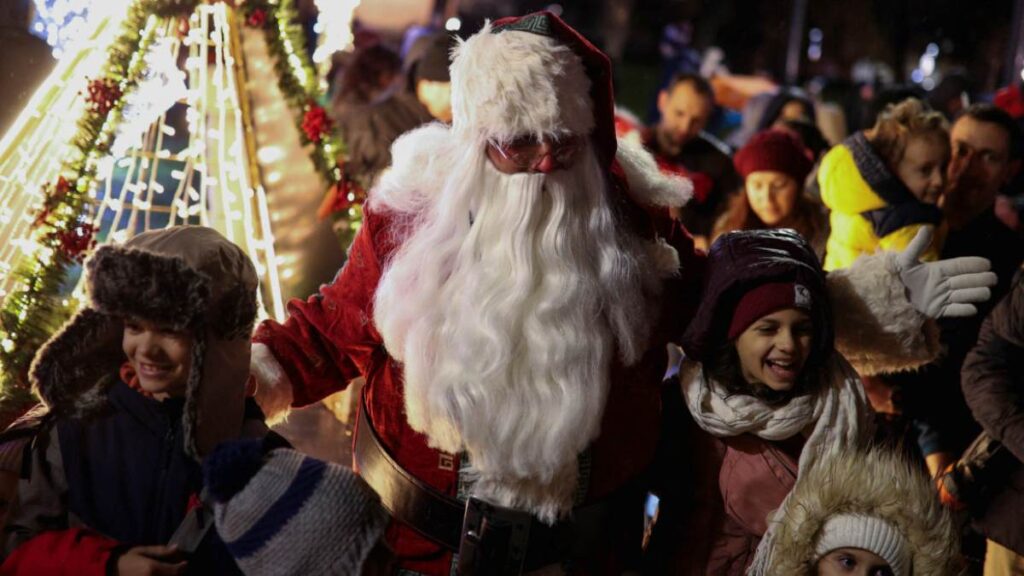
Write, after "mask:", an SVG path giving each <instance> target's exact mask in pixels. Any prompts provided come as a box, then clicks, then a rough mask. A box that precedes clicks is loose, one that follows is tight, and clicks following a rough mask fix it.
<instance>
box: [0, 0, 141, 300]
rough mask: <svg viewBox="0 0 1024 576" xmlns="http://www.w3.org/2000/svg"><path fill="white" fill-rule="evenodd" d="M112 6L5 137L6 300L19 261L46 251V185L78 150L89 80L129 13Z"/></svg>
mask: <svg viewBox="0 0 1024 576" xmlns="http://www.w3.org/2000/svg"><path fill="white" fill-rule="evenodd" d="M111 6H113V7H116V6H120V7H121V8H122V10H121V11H117V10H109V11H103V10H99V11H97V14H96V15H95V16H96V19H94V20H93V23H94V25H93V26H91V27H90V28H91V31H92V32H91V34H89V35H88V36H87V37H85V38H84V39H82V41H81V42H80V43H79V44H78V45H77V49H76V51H75V52H74V53H73V54H68V55H67V56H66V57H65V58H63V59H61V60H60V61H59V62H58V63H57V65H56V66H55V67H54V69H53V71H52V72H51V73H50V75H49V76H48V77H47V79H46V80H45V81H44V82H43V83H42V84H41V85H40V86H39V88H37V89H36V91H35V93H34V94H33V96H32V98H31V99H30V100H29V102H28V104H27V105H26V106H25V108H24V109H23V110H22V112H21V113H20V114H19V115H18V117H17V118H16V119H15V121H14V123H13V124H12V125H11V127H10V128H9V129H8V130H7V132H6V134H4V137H3V139H2V140H0V300H2V299H3V298H5V297H6V295H7V294H8V293H10V292H11V291H12V290H13V289H14V287H15V282H16V279H15V278H14V276H13V275H12V272H13V270H14V268H15V267H16V265H17V263H18V262H19V261H20V260H21V259H22V258H24V257H33V256H35V255H41V254H43V255H45V254H44V251H45V249H44V248H43V247H42V246H40V245H38V244H37V243H36V242H34V241H33V240H32V237H31V236H32V234H31V233H32V228H33V223H34V220H35V214H34V212H35V211H36V210H37V209H38V208H39V207H40V206H41V205H42V203H43V201H44V199H45V195H44V193H43V191H42V187H43V185H44V184H45V183H47V182H50V183H55V181H56V179H57V175H58V174H59V172H60V169H61V166H62V162H63V161H64V160H65V159H67V158H68V157H69V155H70V154H71V153H72V147H71V145H70V141H71V140H72V138H74V136H75V134H76V133H77V130H78V124H77V121H78V118H79V117H80V116H81V115H82V113H83V111H84V110H85V106H86V104H87V103H86V100H85V97H84V96H83V94H84V93H85V88H86V84H87V82H88V79H90V78H93V77H96V76H98V75H99V73H100V72H101V70H102V69H103V66H104V64H105V62H106V56H107V53H106V50H107V47H108V46H110V44H111V43H112V42H113V41H114V39H115V38H116V36H117V34H118V32H119V30H120V27H121V23H122V22H123V20H124V17H125V16H126V13H125V11H124V10H123V2H117V1H113V2H111V3H110V4H109V5H107V6H104V8H107V7H111ZM72 184H74V183H72Z"/></svg>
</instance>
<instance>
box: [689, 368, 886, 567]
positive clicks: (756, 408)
mask: <svg viewBox="0 0 1024 576" xmlns="http://www.w3.org/2000/svg"><path fill="white" fill-rule="evenodd" d="M679 380H680V382H681V383H682V386H683V395H684V396H685V398H686V405H687V407H688V408H689V409H690V413H691V414H692V415H693V418H694V420H696V422H697V425H698V426H700V427H701V428H702V429H704V430H705V431H707V432H708V433H709V434H711V435H712V436H717V437H719V438H728V437H732V436H739V435H740V434H753V435H754V436H757V437H758V438H762V439H764V440H769V441H779V440H785V439H787V438H792V437H793V436H796V435H797V434H799V433H801V432H802V431H804V430H807V429H808V428H811V432H810V436H808V438H807V442H806V443H805V444H804V449H803V451H802V452H801V453H800V461H799V465H798V469H797V475H798V476H799V475H800V474H803V473H804V472H805V471H806V470H808V469H810V467H811V466H813V465H814V464H815V463H816V462H819V461H820V460H821V459H822V458H823V457H824V456H826V455H827V454H829V453H831V452H834V451H836V450H838V449H840V448H843V447H849V446H859V445H863V444H864V442H865V441H866V439H867V438H869V437H870V432H871V430H870V428H871V426H870V420H869V418H868V415H869V412H870V408H869V406H868V401H867V397H866V396H865V395H864V388H863V386H862V384H861V382H860V377H859V376H857V373H856V372H855V371H854V370H853V367H851V366H850V365H849V363H847V362H846V360H844V359H843V358H842V356H840V355H839V354H833V356H832V360H830V361H829V364H828V366H827V367H826V371H825V380H826V382H825V383H824V384H825V385H824V386H823V387H822V388H821V389H820V391H819V392H818V393H817V394H813V395H803V396H797V397H794V398H793V399H791V400H790V401H789V402H788V403H786V404H784V405H782V406H771V405H769V404H767V403H766V402H764V401H763V400H760V399H758V398H755V397H753V396H748V395H742V394H732V393H730V392H729V391H727V390H726V389H725V387H724V386H723V385H722V384H720V383H719V382H715V381H709V380H708V379H706V378H705V377H704V371H703V370H702V369H701V365H700V364H698V363H697V362H694V361H692V360H684V361H683V363H682V366H680V370H679ZM788 504H789V495H787V496H786V499H785V500H783V501H782V504H781V505H780V506H779V508H778V509H776V510H775V511H774V512H772V513H771V514H770V515H769V516H768V529H767V531H766V532H765V534H764V536H763V537H762V538H761V542H760V544H758V546H757V553H756V554H755V556H754V560H753V562H752V563H751V565H750V568H749V569H748V570H747V574H748V575H749V576H764V575H765V574H766V573H767V572H766V571H767V568H768V566H770V565H771V562H770V560H771V555H772V553H773V551H774V548H775V546H774V542H775V527H776V525H778V524H779V522H781V520H782V519H783V518H784V517H785V516H786V510H787V506H788Z"/></svg>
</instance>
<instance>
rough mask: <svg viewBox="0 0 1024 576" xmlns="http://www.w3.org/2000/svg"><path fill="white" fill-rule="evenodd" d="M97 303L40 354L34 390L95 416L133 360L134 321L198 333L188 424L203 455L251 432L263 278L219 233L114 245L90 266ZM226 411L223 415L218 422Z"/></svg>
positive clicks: (176, 234) (160, 234)
mask: <svg viewBox="0 0 1024 576" xmlns="http://www.w3.org/2000/svg"><path fill="white" fill-rule="evenodd" d="M85 280H86V286H87V290H88V293H89V302H88V305H87V306H86V307H85V308H84V309H82V310H81V311H79V312H78V313H77V314H76V315H75V316H74V317H72V318H71V319H70V320H69V321H68V322H67V323H66V324H65V325H64V326H63V327H62V329H61V330H60V331H59V332H58V333H57V334H55V335H54V336H53V337H52V338H51V339H50V340H49V341H48V342H47V343H46V344H45V345H43V347H42V348H41V349H40V350H39V352H38V353H37V354H36V357H35V359H34V361H33V363H32V368H31V370H30V378H31V380H32V385H33V387H34V388H35V390H36V391H37V392H38V394H39V396H40V397H41V398H42V399H43V402H44V403H45V404H46V405H47V406H48V407H49V409H50V411H51V412H53V413H54V414H55V415H57V416H62V417H71V418H88V417H89V416H92V415H94V414H96V413H97V412H99V411H101V410H102V409H103V407H104V406H105V403H106V400H105V398H106V394H105V392H106V389H107V387H108V386H109V385H110V383H111V380H110V375H112V374H116V372H117V370H118V368H119V367H120V366H121V365H122V364H123V363H124V362H125V356H124V352H123V351H122V348H121V339H122V336H123V332H124V319H125V318H126V317H135V318H142V319H144V320H147V321H149V322H153V323H155V324H158V325H161V326H164V327H167V328H168V329H171V330H174V331H182V332H187V333H189V334H191V335H192V337H193V341H192V351H191V354H192V364H191V365H192V368H191V372H190V373H189V377H188V383H187V387H186V398H185V410H184V413H183V415H182V424H183V429H184V433H185V449H186V451H188V452H189V454H191V455H192V456H196V457H198V456H199V455H200V454H206V453H208V452H209V451H210V450H212V448H213V446H214V445H215V444H216V443H217V441H219V440H222V439H226V438H227V437H231V436H232V435H234V432H235V431H236V430H235V424H237V428H238V429H240V428H241V418H242V413H243V402H244V394H245V384H246V381H247V379H248V376H249V346H250V344H249V342H250V334H251V332H252V326H253V323H254V322H255V321H256V311H257V299H256V290H257V287H258V279H257V276H256V269H255V267H254V266H253V264H252V261H251V260H250V259H249V257H248V256H247V255H246V254H245V253H244V252H243V251H242V250H241V248H239V247H238V246H236V245H235V244H233V243H232V242H230V241H228V240H227V239H226V238H224V237H223V236H222V235H221V234H220V233H219V232H217V231H216V230H214V229H212V228H205V227H201V226H175V227H172V228H168V229H165V230H157V231H151V232H145V233H143V234H139V235H138V236H135V237H134V238H132V239H130V240H129V241H128V242H126V243H125V244H123V245H120V246H115V245H105V246H101V247H100V248H98V249H97V250H96V252H95V253H94V254H93V256H92V257H91V258H90V259H89V260H88V261H87V262H86V265H85ZM214 413H216V414H217V416H216V417H213V414H214Z"/></svg>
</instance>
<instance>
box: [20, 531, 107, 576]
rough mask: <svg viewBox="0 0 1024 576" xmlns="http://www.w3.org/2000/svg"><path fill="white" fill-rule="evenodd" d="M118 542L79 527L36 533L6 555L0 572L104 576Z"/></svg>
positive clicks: (39, 575) (62, 575) (34, 574)
mask: <svg viewBox="0 0 1024 576" xmlns="http://www.w3.org/2000/svg"><path fill="white" fill-rule="evenodd" d="M118 546H120V542H118V541H117V540H113V539H111V538H107V537H106V536H101V535H99V534H97V533H95V532H92V531H90V530H86V529H83V528H70V529H68V530H51V531H47V532H40V533H39V534H38V535H37V536H35V537H34V538H32V539H31V540H27V541H26V542H24V543H23V544H22V545H21V546H18V547H17V548H15V549H14V551H13V552H11V555H10V556H8V557H7V560H6V561H5V562H4V564H3V566H0V574H3V575H4V576H7V575H8V574H10V575H14V574H25V575H32V576H64V575H68V576H71V575H75V576H105V574H106V573H107V562H109V561H110V556H111V554H112V553H113V551H114V549H115V548H116V547H118Z"/></svg>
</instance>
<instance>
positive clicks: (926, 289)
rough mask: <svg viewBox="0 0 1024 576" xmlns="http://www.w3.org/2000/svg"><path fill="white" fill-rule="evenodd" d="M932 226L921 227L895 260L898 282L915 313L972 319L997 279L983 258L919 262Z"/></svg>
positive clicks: (987, 297)
mask: <svg viewBox="0 0 1024 576" xmlns="http://www.w3.org/2000/svg"><path fill="white" fill-rule="evenodd" d="M932 231H933V230H932V227H931V226H923V227H922V228H921V229H920V230H919V231H918V232H917V236H914V239H913V240H912V241H911V242H910V244H909V245H907V248H906V249H905V250H904V251H903V252H900V253H899V254H898V255H897V257H896V263H897V266H898V267H899V272H900V280H902V281H903V285H904V286H906V287H907V297H908V298H909V299H910V303H911V304H913V305H914V308H916V309H917V311H918V312H920V313H922V314H924V315H925V316H928V317H929V318H944V317H955V316H973V315H975V314H977V313H978V309H977V308H976V307H975V306H974V305H975V304H977V303H981V302H985V301H986V300H988V299H989V298H990V297H991V296H992V293H991V291H989V289H988V287H989V286H995V284H996V282H997V281H998V278H997V277H996V275H995V274H994V273H993V272H990V271H989V269H990V268H991V267H992V265H991V264H990V263H989V261H988V260H986V259H985V258H979V257H974V256H966V257H963V258H949V259H947V260H939V261H938V262H921V260H920V257H921V254H922V253H924V251H925V249H927V248H928V245H929V244H931V241H932Z"/></svg>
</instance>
